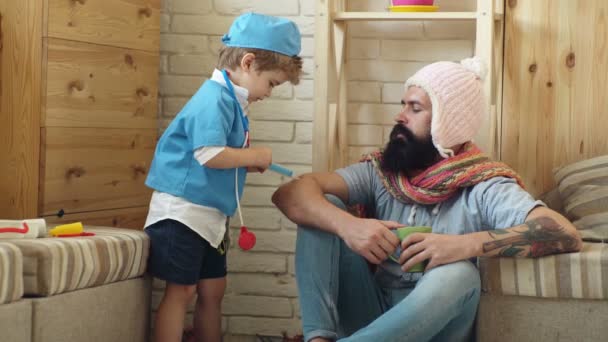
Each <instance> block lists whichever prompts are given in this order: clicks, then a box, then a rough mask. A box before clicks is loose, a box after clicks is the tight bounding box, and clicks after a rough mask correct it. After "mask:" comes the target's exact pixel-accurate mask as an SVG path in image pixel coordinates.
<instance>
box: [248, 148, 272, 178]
mask: <svg viewBox="0 0 608 342" xmlns="http://www.w3.org/2000/svg"><path fill="white" fill-rule="evenodd" d="M250 149H251V150H252V151H253V152H254V153H255V162H254V164H253V165H251V166H252V167H255V168H257V169H258V170H260V172H263V171H264V170H266V169H267V168H268V167H269V166H270V164H272V150H271V149H270V148H268V147H250Z"/></svg>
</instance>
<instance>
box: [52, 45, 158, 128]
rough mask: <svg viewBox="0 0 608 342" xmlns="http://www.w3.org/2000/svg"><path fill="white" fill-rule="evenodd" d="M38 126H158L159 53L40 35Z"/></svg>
mask: <svg viewBox="0 0 608 342" xmlns="http://www.w3.org/2000/svg"><path fill="white" fill-rule="evenodd" d="M45 46H47V47H48V54H47V55H48V56H47V59H48V64H47V67H46V73H45V74H46V80H47V83H46V88H45V89H46V92H45V93H44V95H45V103H46V107H45V120H44V121H43V126H47V127H48V126H54V127H117V128H157V126H158V122H157V108H158V105H157V96H158V58H159V57H158V54H154V53H150V52H145V51H136V50H129V49H123V48H115V47H109V46H102V45H95V44H88V43H81V42H73V41H67V40H62V39H53V38H51V39H45Z"/></svg>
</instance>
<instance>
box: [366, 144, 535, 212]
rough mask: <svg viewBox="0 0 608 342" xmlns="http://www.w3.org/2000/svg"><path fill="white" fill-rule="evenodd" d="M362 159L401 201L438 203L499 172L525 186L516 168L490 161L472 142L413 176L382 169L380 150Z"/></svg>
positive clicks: (497, 175) (495, 175)
mask: <svg viewBox="0 0 608 342" xmlns="http://www.w3.org/2000/svg"><path fill="white" fill-rule="evenodd" d="M361 161H368V162H371V163H373V165H374V167H375V169H376V171H377V172H378V175H379V176H380V178H381V179H382V182H383V184H384V187H385V188H386V189H387V190H388V191H389V192H390V194H391V195H392V196H393V197H395V198H396V199H397V200H399V201H401V202H404V203H418V204H437V203H439V202H443V201H445V200H447V199H449V198H450V197H452V196H453V195H455V194H456V193H457V192H458V191H459V190H460V189H462V188H467V187H470V186H473V185H476V184H478V183H481V182H483V181H485V180H487V179H490V178H493V177H499V176H502V177H509V178H513V179H515V180H516V181H517V183H518V184H519V185H520V186H521V187H522V188H523V187H524V186H523V182H522V180H521V178H520V177H519V175H518V174H517V172H515V171H514V170H513V169H511V168H510V167H509V166H507V165H506V164H504V163H501V162H496V161H492V160H491V159H490V158H489V157H488V156H486V155H485V154H483V153H482V152H481V150H480V149H479V148H478V147H477V146H476V145H475V144H473V143H466V144H465V145H464V146H463V149H462V151H461V152H460V153H458V154H457V155H456V156H454V157H451V158H447V159H444V160H442V161H440V162H439V163H437V164H435V165H433V166H431V167H429V168H428V169H426V170H425V171H424V172H422V173H421V174H419V175H417V176H416V177H414V178H412V179H409V178H408V177H406V176H405V174H403V173H401V174H397V175H396V174H393V173H390V172H385V171H383V170H382V168H381V167H380V165H381V162H382V151H377V152H373V153H371V154H368V155H366V156H364V157H363V159H362V160H361Z"/></svg>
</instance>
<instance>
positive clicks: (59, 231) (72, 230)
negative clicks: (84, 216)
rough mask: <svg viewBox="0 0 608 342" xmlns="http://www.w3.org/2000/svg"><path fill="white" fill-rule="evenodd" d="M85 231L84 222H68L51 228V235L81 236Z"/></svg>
mask: <svg viewBox="0 0 608 342" xmlns="http://www.w3.org/2000/svg"><path fill="white" fill-rule="evenodd" d="M83 231H84V227H83V226H82V222H75V223H68V224H62V225H59V226H57V227H55V228H53V229H51V230H49V234H50V235H51V236H55V237H58V236H80V235H82V233H83Z"/></svg>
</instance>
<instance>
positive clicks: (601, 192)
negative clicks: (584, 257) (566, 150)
mask: <svg viewBox="0 0 608 342" xmlns="http://www.w3.org/2000/svg"><path fill="white" fill-rule="evenodd" d="M555 181H556V182H557V184H558V189H559V193H560V197H561V199H562V202H563V204H564V212H565V214H566V216H567V217H568V218H569V219H570V220H572V221H573V223H574V225H575V226H576V227H577V228H578V229H579V230H580V232H581V236H582V237H583V240H586V241H608V155H606V156H602V157H597V158H592V159H588V160H583V161H580V162H577V163H574V164H571V165H568V166H565V167H563V168H560V169H558V170H557V171H556V172H555Z"/></svg>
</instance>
